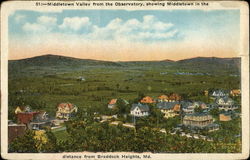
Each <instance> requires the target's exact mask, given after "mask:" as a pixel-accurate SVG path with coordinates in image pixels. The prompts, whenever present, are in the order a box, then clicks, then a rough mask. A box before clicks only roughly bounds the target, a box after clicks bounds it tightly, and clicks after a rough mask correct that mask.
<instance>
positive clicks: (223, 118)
mask: <svg viewBox="0 0 250 160" xmlns="http://www.w3.org/2000/svg"><path fill="white" fill-rule="evenodd" d="M219 119H220V121H230V120H232V116H231V114H230V113H221V114H220V115H219Z"/></svg>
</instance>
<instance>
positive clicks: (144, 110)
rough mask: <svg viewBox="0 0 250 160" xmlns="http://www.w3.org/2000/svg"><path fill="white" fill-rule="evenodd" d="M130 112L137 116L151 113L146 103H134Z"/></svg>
mask: <svg viewBox="0 0 250 160" xmlns="http://www.w3.org/2000/svg"><path fill="white" fill-rule="evenodd" d="M130 114H131V115H132V116H135V117H144V116H148V115H149V107H148V105H146V104H141V103H138V104H132V108H131V109H130Z"/></svg>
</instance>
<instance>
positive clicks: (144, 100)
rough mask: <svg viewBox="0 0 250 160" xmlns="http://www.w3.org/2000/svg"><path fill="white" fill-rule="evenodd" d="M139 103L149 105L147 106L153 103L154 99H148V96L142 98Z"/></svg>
mask: <svg viewBox="0 0 250 160" xmlns="http://www.w3.org/2000/svg"><path fill="white" fill-rule="evenodd" d="M140 102H141V103H149V104H151V103H155V101H154V99H153V98H151V97H149V96H146V97H144V98H142V99H141V101H140Z"/></svg>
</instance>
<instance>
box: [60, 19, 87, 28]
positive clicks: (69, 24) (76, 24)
mask: <svg viewBox="0 0 250 160" xmlns="http://www.w3.org/2000/svg"><path fill="white" fill-rule="evenodd" d="M90 25H91V22H90V20H89V18H88V17H72V18H70V17H66V18H64V19H63V23H62V24H61V25H59V28H60V29H63V30H67V29H70V30H73V31H78V30H80V29H82V28H84V27H89V26H90Z"/></svg>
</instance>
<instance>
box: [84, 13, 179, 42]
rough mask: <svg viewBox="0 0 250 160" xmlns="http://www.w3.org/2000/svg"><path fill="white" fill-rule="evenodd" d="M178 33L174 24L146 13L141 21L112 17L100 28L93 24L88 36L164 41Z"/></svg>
mask: <svg viewBox="0 0 250 160" xmlns="http://www.w3.org/2000/svg"><path fill="white" fill-rule="evenodd" d="M178 34H179V31H178V29H176V28H175V27H174V24H172V23H164V22H161V21H159V20H158V19H157V18H156V17H155V16H153V15H146V16H144V17H143V21H141V22H140V21H139V20H137V19H129V20H127V21H123V20H122V19H120V18H116V19H113V20H112V21H110V22H109V23H108V24H107V25H106V26H104V27H102V28H99V27H98V26H95V27H94V31H93V33H90V34H89V35H88V37H89V38H90V39H104V40H125V39H126V40H129V41H166V40H170V39H174V38H176V37H177V36H178Z"/></svg>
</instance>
